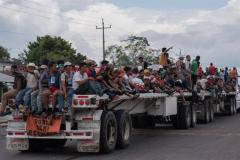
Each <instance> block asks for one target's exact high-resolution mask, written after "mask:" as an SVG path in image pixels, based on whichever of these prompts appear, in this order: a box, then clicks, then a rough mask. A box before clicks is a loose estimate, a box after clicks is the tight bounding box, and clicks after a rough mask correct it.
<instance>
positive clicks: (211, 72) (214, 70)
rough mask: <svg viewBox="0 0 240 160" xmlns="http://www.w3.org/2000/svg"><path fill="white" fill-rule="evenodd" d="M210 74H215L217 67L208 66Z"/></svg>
mask: <svg viewBox="0 0 240 160" xmlns="http://www.w3.org/2000/svg"><path fill="white" fill-rule="evenodd" d="M208 69H209V73H210V75H216V73H217V69H216V68H215V67H214V66H210V67H209V68H208Z"/></svg>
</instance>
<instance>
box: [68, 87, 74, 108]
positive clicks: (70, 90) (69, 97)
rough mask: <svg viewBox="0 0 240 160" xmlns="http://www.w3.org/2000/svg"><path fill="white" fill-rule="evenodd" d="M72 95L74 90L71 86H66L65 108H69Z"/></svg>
mask: <svg viewBox="0 0 240 160" xmlns="http://www.w3.org/2000/svg"><path fill="white" fill-rule="evenodd" d="M73 95H74V90H73V89H72V88H68V89H67V100H66V101H67V106H66V107H67V108H70V107H71V105H72V99H73Z"/></svg>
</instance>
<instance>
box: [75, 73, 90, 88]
mask: <svg viewBox="0 0 240 160" xmlns="http://www.w3.org/2000/svg"><path fill="white" fill-rule="evenodd" d="M86 79H88V75H87V73H84V74H83V75H82V74H81V73H80V72H79V71H78V72H76V73H75V74H74V75H73V84H72V88H73V89H74V90H76V89H77V88H78V87H79V84H78V83H77V82H78V81H82V80H86Z"/></svg>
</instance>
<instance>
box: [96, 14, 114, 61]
mask: <svg viewBox="0 0 240 160" xmlns="http://www.w3.org/2000/svg"><path fill="white" fill-rule="evenodd" d="M110 28H112V26H111V25H110V26H108V27H106V26H105V25H104V19H103V18H102V27H98V26H96V29H102V33H103V60H105V59H106V54H105V29H110Z"/></svg>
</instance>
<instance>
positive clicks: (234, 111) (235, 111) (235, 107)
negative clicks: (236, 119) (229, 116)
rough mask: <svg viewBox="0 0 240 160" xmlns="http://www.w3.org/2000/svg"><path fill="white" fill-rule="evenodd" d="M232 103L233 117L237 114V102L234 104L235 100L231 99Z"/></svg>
mask: <svg viewBox="0 0 240 160" xmlns="http://www.w3.org/2000/svg"><path fill="white" fill-rule="evenodd" d="M233 103H234V110H233V113H234V115H235V114H237V102H236V99H235V98H233Z"/></svg>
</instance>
